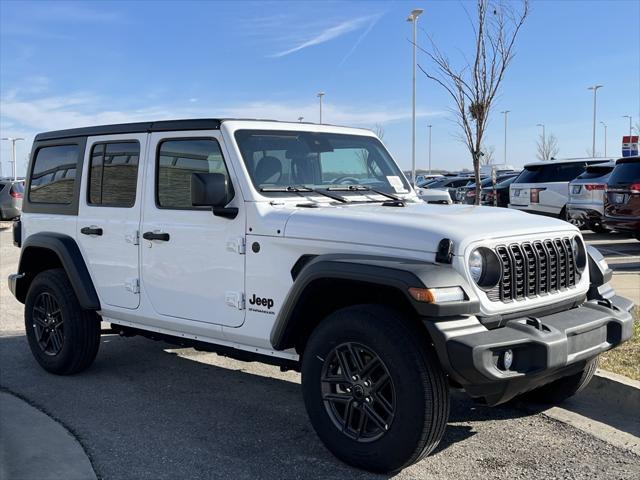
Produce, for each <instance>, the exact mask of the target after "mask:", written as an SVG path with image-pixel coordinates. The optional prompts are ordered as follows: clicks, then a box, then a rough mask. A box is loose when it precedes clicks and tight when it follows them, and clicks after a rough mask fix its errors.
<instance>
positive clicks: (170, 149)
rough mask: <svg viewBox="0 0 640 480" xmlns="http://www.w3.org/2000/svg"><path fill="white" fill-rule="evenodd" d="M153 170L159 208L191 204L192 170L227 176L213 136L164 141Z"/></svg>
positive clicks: (183, 206) (180, 206) (187, 206)
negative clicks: (155, 175)
mask: <svg viewBox="0 0 640 480" xmlns="http://www.w3.org/2000/svg"><path fill="white" fill-rule="evenodd" d="M156 171H157V190H156V201H157V203H158V206H159V207H162V208H194V207H193V206H192V205H191V174H192V173H196V172H199V173H222V174H224V175H226V176H227V179H228V177H229V173H228V172H227V167H226V165H225V163H224V158H223V157H222V151H221V150H220V145H219V144H218V142H217V141H216V140H213V139H181V140H165V141H163V142H162V143H160V146H159V148H158V158H157V164H156ZM229 185H231V182H230V181H229Z"/></svg>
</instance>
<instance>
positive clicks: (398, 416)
mask: <svg viewBox="0 0 640 480" xmlns="http://www.w3.org/2000/svg"><path fill="white" fill-rule="evenodd" d="M30 158H31V161H30V165H29V174H28V178H27V186H26V192H27V193H26V195H25V199H24V212H23V215H22V218H21V220H20V221H19V222H16V223H15V226H14V241H15V242H16V244H17V245H18V246H20V247H21V249H22V251H21V256H20V262H19V266H18V272H17V273H15V274H12V275H11V276H10V277H9V287H10V290H11V291H12V292H13V294H14V295H15V296H16V298H17V299H18V300H19V301H20V302H23V303H24V304H25V309H24V312H25V329H26V334H27V339H28V342H29V346H30V348H31V351H32V353H33V355H34V357H35V359H36V360H37V362H38V363H39V364H40V365H41V366H42V367H43V368H44V369H45V370H47V371H49V372H52V373H55V374H60V375H68V374H73V373H77V372H79V371H82V370H84V369H86V368H87V367H88V366H89V365H90V364H91V363H92V362H93V361H94V358H95V357H96V354H97V352H98V348H99V345H100V331H101V330H100V321H101V320H102V321H104V322H108V323H110V324H112V326H113V328H114V329H115V330H116V331H118V332H119V333H120V334H122V335H124V336H130V335H144V336H147V337H151V338H154V339H164V340H166V341H168V342H173V343H175V344H178V345H183V346H192V347H195V348H198V349H201V350H207V351H215V352H218V353H220V354H223V355H229V356H232V357H236V358H241V359H244V360H257V361H262V362H266V363H270V364H276V365H279V366H280V367H282V368H283V369H295V370H300V371H301V372H302V393H303V397H304V403H305V406H306V409H307V412H308V414H309V418H310V420H311V424H312V425H313V427H314V429H315V431H316V432H317V434H318V436H319V437H320V438H321V440H322V441H323V442H324V443H325V445H326V446H327V448H329V449H330V450H331V451H332V452H333V453H334V454H335V455H336V456H338V457H339V458H341V459H342V460H344V461H345V462H347V463H349V464H351V465H355V466H358V467H362V468H365V469H369V470H372V471H382V472H395V471H398V470H399V469H401V468H403V467H405V466H407V465H410V464H411V463H413V462H416V461H418V460H419V459H421V458H422V457H424V456H425V455H427V454H428V453H429V452H431V451H433V449H434V448H435V447H436V445H437V444H438V442H439V441H440V439H441V438H442V436H443V434H444V431H445V429H446V426H447V419H448V416H449V387H450V386H454V387H456V388H459V389H460V388H461V389H464V390H466V392H467V393H468V394H469V395H470V396H472V397H474V398H476V399H478V400H479V401H482V402H484V403H485V404H488V405H496V404H499V403H502V402H505V401H507V400H509V399H511V398H513V397H515V396H516V395H520V394H526V395H527V398H529V399H536V398H537V399H539V400H542V401H545V402H549V403H554V402H559V401H562V400H563V399H565V398H567V397H569V396H571V395H573V394H575V393H576V392H577V391H579V390H580V389H581V388H583V387H584V386H585V385H586V384H587V383H588V382H589V380H590V379H591V377H592V375H593V373H594V370H595V368H596V365H597V356H598V354H599V353H600V352H603V351H605V350H609V349H610V348H612V347H615V346H616V345H618V344H620V343H621V342H624V341H625V340H627V339H628V338H629V336H630V335H631V328H632V322H633V320H632V318H631V315H630V313H629V310H630V309H631V308H632V304H631V302H630V301H629V300H626V299H624V298H622V297H619V296H616V295H615V293H614V292H613V290H612V289H611V286H610V284H609V280H610V278H611V271H610V270H609V269H608V267H607V265H606V262H605V261H604V259H603V258H602V256H601V255H600V254H599V253H598V252H597V250H595V249H593V248H591V247H586V245H585V243H584V241H583V239H582V237H581V235H580V232H579V231H578V230H577V229H576V228H575V227H574V226H572V225H570V224H568V223H566V222H561V221H558V220H554V219H548V218H533V217H531V216H529V215H525V214H523V213H521V212H516V211H513V210H496V209H492V208H484V207H478V208H469V207H468V206H466V205H457V206H456V205H428V204H426V203H424V202H422V201H420V200H419V199H418V197H417V196H416V194H415V193H414V191H413V190H412V189H411V187H410V186H409V182H408V181H407V179H406V178H405V176H404V175H403V174H402V171H401V170H400V169H399V168H398V166H397V165H396V163H395V162H394V161H393V159H392V157H391V155H389V153H388V152H387V150H386V149H385V148H384V146H383V145H382V143H381V142H380V141H379V140H378V138H376V136H375V135H374V134H373V133H372V132H370V131H368V130H361V129H355V128H345V127H334V126H330V125H311V124H301V123H281V122H272V121H253V120H215V119H210V120H207V119H204V120H203V119H201V120H176V121H162V122H150V123H135V124H124V125H108V126H100V127H88V128H79V129H74V130H63V131H57V132H47V133H42V134H39V135H37V136H36V138H35V141H34V145H33V150H32V154H31V157H30ZM523 265H524V266H525V267H526V268H523ZM160 401H161V400H160Z"/></svg>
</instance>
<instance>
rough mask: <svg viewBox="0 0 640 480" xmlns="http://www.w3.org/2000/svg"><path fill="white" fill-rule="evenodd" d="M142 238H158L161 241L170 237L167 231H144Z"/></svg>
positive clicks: (166, 240) (165, 240)
mask: <svg viewBox="0 0 640 480" xmlns="http://www.w3.org/2000/svg"><path fill="white" fill-rule="evenodd" d="M142 238H144V239H145V240H160V241H161V242H168V241H169V238H170V237H169V234H168V233H158V232H144V233H143V234H142Z"/></svg>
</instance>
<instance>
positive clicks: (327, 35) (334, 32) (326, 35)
mask: <svg viewBox="0 0 640 480" xmlns="http://www.w3.org/2000/svg"><path fill="white" fill-rule="evenodd" d="M377 18H379V15H368V16H365V17H358V18H354V19H352V20H347V21H346V22H342V23H339V24H338V25H334V26H332V27H329V28H326V29H325V30H323V31H322V32H320V33H319V34H317V35H316V36H314V37H313V38H311V39H309V40H306V41H304V42H302V43H300V44H298V45H296V46H294V47H292V48H289V49H287V50H283V51H281V52H278V53H275V54H273V55H270V56H271V57H276V58H277V57H284V56H286V55H290V54H292V53H294V52H298V51H300V50H303V49H305V48H308V47H313V46H315V45H320V44H322V43H325V42H328V41H330V40H333V39H335V38H338V37H341V36H343V35H346V34H347V33H350V32H353V31H355V30H359V29H360V28H362V27H363V26H364V25H367V24H369V23H370V22H372V21H373V20H374V19H377Z"/></svg>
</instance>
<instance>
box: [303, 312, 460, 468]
mask: <svg viewBox="0 0 640 480" xmlns="http://www.w3.org/2000/svg"><path fill="white" fill-rule="evenodd" d="M409 322H410V320H409V319H407V318H404V317H403V315H402V314H400V313H399V312H396V311H394V310H392V309H389V308H386V307H382V306H377V305H358V306H353V307H348V308H345V309H342V310H339V311H337V312H334V313H333V314H331V315H330V316H329V317H327V318H326V319H325V320H324V321H323V322H322V323H321V324H320V325H319V326H318V327H317V328H316V330H315V331H314V332H313V333H312V335H311V337H310V339H309V342H308V344H307V347H306V349H305V352H304V354H303V359H302V389H303V396H304V401H305V406H306V409H307V413H308V414H309V418H310V420H311V423H312V425H313V427H314V429H315V430H316V432H317V434H318V436H319V437H320V439H321V440H322V441H323V443H324V444H325V445H326V447H327V448H328V449H329V450H330V451H331V452H332V453H333V454H334V455H336V456H337V457H338V458H340V459H341V460H343V461H344V462H346V463H348V464H350V465H353V466H356V467H359V468H364V469H367V470H371V471H378V472H395V471H398V470H400V469H402V468H404V467H406V466H408V465H411V464H412V463H414V462H416V461H418V460H420V459H421V458H422V457H424V456H426V455H427V454H428V453H430V452H431V451H432V450H433V449H434V448H435V447H436V445H437V444H438V442H439V441H440V439H441V438H442V435H443V434H444V430H445V427H446V424H447V419H448V417H449V391H448V385H447V382H446V378H445V375H444V373H443V371H442V369H441V367H440V365H439V363H438V360H437V358H436V356H435V355H434V353H433V352H432V351H431V349H430V348H428V339H427V338H426V337H425V336H424V335H422V333H421V332H420V331H418V329H417V328H414V327H413V326H412V325H411V324H410V323H409Z"/></svg>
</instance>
